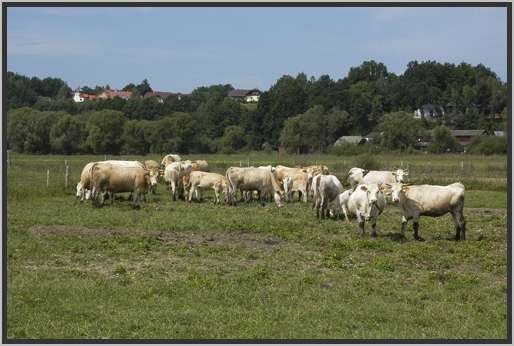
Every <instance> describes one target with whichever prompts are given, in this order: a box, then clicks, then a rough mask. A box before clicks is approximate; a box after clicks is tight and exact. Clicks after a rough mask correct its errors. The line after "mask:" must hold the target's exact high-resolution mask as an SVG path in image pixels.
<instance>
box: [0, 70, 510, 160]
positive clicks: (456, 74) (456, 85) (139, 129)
mask: <svg viewBox="0 0 514 346" xmlns="http://www.w3.org/2000/svg"><path fill="white" fill-rule="evenodd" d="M106 88H109V86H105V87H101V86H95V87H94V88H93V87H87V86H84V87H82V89H81V90H82V91H84V92H88V93H95V94H99V93H100V92H102V91H103V90H104V89H106ZM123 89H124V90H130V91H133V94H134V97H132V98H130V99H128V100H124V99H121V98H117V97H116V98H113V99H105V100H104V99H98V100H92V101H86V102H81V103H75V102H74V101H73V100H72V98H71V96H72V90H71V88H69V86H68V85H67V84H66V83H65V82H64V81H62V80H61V79H58V78H45V79H39V78H37V77H33V78H28V77H25V76H21V75H19V74H16V73H13V72H8V74H7V108H8V116H7V119H8V128H7V134H8V147H10V148H12V149H13V150H15V151H19V152H28V153H64V154H72V153H110V154H118V153H127V154H132V153H133V154H146V153H163V152H169V151H173V152H179V153H195V152H198V153H200V152H202V153H204V152H205V153H206V152H224V153H230V152H233V151H238V150H241V149H248V150H263V149H264V150H276V149H278V148H279V147H282V148H284V149H285V150H288V151H290V152H295V153H308V152H324V151H327V150H329V149H330V148H331V147H332V145H333V143H334V142H335V141H336V140H337V138H339V137H340V136H343V135H365V134H367V133H369V132H371V131H375V132H380V133H381V134H382V136H381V138H380V144H381V145H382V146H383V147H385V148H390V149H402V150H405V149H408V148H411V147H412V146H413V144H415V141H416V140H417V138H419V137H420V136H425V135H426V134H427V130H430V129H433V128H434V127H444V128H443V129H442V130H441V131H442V132H444V131H445V130H444V129H448V128H459V129H479V128H480V129H484V128H485V129H491V130H493V129H497V130H501V129H503V128H504V127H505V124H506V107H507V99H508V98H507V85H506V83H504V82H502V81H501V80H500V78H499V77H498V76H497V75H496V74H495V73H494V72H493V71H491V70H490V69H488V68H487V67H485V66H483V65H477V66H472V65H470V64H466V63H461V64H459V65H455V64H448V63H445V64H442V63H438V62H435V61H426V62H417V61H413V62H410V63H409V64H408V65H407V68H406V70H405V72H404V73H403V74H401V75H396V74H394V73H391V72H389V71H388V70H387V68H386V66H385V65H384V64H382V63H380V62H375V61H366V62H363V63H362V64H361V65H360V66H357V67H353V68H351V69H350V71H349V72H348V74H347V76H345V77H344V78H340V79H338V80H334V79H332V78H331V77H330V76H328V75H322V76H320V77H319V78H314V77H310V78H308V77H307V76H306V75H305V74H304V73H300V74H298V75H297V76H289V75H285V76H282V77H281V78H279V79H278V80H277V81H276V82H275V83H274V84H273V85H272V86H271V87H270V89H269V90H267V91H264V92H263V93H262V95H261V97H260V99H259V102H258V103H257V105H255V104H246V103H242V102H240V101H237V100H234V99H231V98H229V97H227V94H228V92H229V91H230V90H232V89H233V87H232V86H231V85H230V84H227V85H212V86H205V87H199V88H197V89H195V90H193V91H192V92H191V94H189V95H181V96H178V95H171V96H169V97H167V98H166V99H165V100H164V102H160V100H159V99H157V98H154V97H150V98H142V97H141V96H142V95H144V94H145V93H146V92H148V91H152V88H151V86H150V84H149V82H148V81H147V80H146V79H145V80H143V81H142V82H141V83H140V84H133V83H130V84H128V85H126V86H125V87H124V88H123ZM426 103H431V104H434V105H440V106H442V107H444V109H445V114H444V116H443V117H442V118H441V119H439V120H438V121H427V120H417V119H413V111H414V110H415V109H417V108H419V107H420V106H422V105H423V104H426ZM498 118H500V119H502V120H501V121H498V120H495V119H498ZM400 129H401V131H400ZM442 132H441V133H442ZM431 133H433V132H431ZM452 145H453V144H451V143H450V144H449V145H448V146H449V147H452ZM446 149H448V148H446ZM452 150H453V149H452Z"/></svg>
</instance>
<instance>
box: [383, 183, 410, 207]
mask: <svg viewBox="0 0 514 346" xmlns="http://www.w3.org/2000/svg"><path fill="white" fill-rule="evenodd" d="M386 188H387V190H389V191H390V192H391V200H392V201H393V202H394V203H396V202H399V201H400V197H401V195H402V194H403V193H405V192H406V191H407V190H408V189H409V187H408V186H407V185H405V184H403V183H392V184H386Z"/></svg>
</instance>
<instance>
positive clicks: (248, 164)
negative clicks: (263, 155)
mask: <svg viewBox="0 0 514 346" xmlns="http://www.w3.org/2000/svg"><path fill="white" fill-rule="evenodd" d="M246 160H247V161H246V167H250V157H249V156H248V157H247V158H246Z"/></svg>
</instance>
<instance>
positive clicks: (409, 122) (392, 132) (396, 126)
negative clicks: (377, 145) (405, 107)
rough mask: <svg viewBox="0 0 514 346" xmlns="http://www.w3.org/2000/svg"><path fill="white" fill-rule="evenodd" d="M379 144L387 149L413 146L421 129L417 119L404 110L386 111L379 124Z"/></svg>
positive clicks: (402, 148) (403, 148)
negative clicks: (380, 133)
mask: <svg viewBox="0 0 514 346" xmlns="http://www.w3.org/2000/svg"><path fill="white" fill-rule="evenodd" d="M378 129H379V131H381V132H382V135H381V144H382V145H383V146H384V147H386V148H388V149H401V150H405V149H407V148H409V147H413V146H414V144H415V143H416V142H417V140H418V138H419V136H420V135H421V134H422V132H423V129H422V126H421V123H420V121H419V120H418V119H414V118H413V116H412V114H410V113H406V112H392V113H386V114H384V116H383V117H382V119H381V121H380V123H379V125H378Z"/></svg>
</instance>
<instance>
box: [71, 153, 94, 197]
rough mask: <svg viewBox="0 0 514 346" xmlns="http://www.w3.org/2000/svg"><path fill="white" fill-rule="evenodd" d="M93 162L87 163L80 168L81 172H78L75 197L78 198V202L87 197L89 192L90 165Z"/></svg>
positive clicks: (91, 165)
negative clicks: (78, 178) (78, 177)
mask: <svg viewBox="0 0 514 346" xmlns="http://www.w3.org/2000/svg"><path fill="white" fill-rule="evenodd" d="M94 164H95V162H89V163H87V164H86V165H85V166H84V168H82V172H81V173H80V181H79V182H78V183H77V194H76V196H77V198H80V202H83V201H84V199H89V197H90V194H91V174H90V171H91V167H93V165H94Z"/></svg>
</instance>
